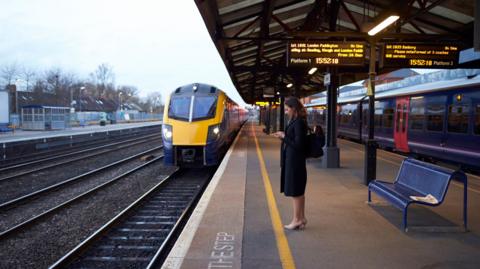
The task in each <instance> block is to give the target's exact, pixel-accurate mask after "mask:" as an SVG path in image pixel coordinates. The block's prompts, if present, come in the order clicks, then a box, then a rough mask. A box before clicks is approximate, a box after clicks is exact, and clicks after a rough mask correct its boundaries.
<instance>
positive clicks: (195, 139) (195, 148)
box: [162, 84, 225, 166]
mask: <svg viewBox="0 0 480 269" xmlns="http://www.w3.org/2000/svg"><path fill="white" fill-rule="evenodd" d="M224 102H225V95H224V94H223V92H221V91H220V90H218V89H217V88H215V87H213V86H210V85H205V84H189V85H186V86H183V87H180V88H178V89H176V90H175V91H174V92H173V93H172V94H171V95H170V98H169V100H168V102H167V104H166V105H165V110H164V116H163V126H162V138H163V146H164V155H165V157H164V162H165V164H166V165H178V166H212V165H216V164H217V163H218V158H219V154H220V153H219V150H220V148H221V147H223V145H224V142H225V141H224V135H223V134H222V129H221V127H222V126H221V122H222V116H223V109H222V107H223V104H224ZM219 104H220V105H219Z"/></svg>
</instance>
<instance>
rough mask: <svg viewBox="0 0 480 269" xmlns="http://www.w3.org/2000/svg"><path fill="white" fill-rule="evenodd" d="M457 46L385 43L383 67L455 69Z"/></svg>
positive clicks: (457, 53)
mask: <svg viewBox="0 0 480 269" xmlns="http://www.w3.org/2000/svg"><path fill="white" fill-rule="evenodd" d="M458 55H459V47H458V46H457V45H450V44H448V45H445V44H444V45H442V44H417V43H386V44H385V47H384V48H383V67H400V68H402V67H405V68H406V67H412V68H456V67H457V65H458Z"/></svg>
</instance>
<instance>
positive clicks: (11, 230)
mask: <svg viewBox="0 0 480 269" xmlns="http://www.w3.org/2000/svg"><path fill="white" fill-rule="evenodd" d="M161 159H163V155H161V156H158V157H155V158H154V159H152V160H150V161H148V162H146V163H143V164H141V165H139V166H137V167H135V168H133V169H130V170H128V171H126V172H124V173H122V174H121V175H118V176H116V177H114V178H112V179H110V180H109V181H107V182H104V183H102V184H100V185H98V186H96V187H94V188H92V189H90V190H88V191H86V192H84V193H82V194H79V195H77V196H75V197H73V198H71V199H70V200H67V201H65V202H63V203H61V204H59V205H57V206H55V207H53V208H51V209H49V210H47V211H45V212H43V213H41V214H39V215H36V216H34V217H32V218H30V219H28V220H26V221H24V222H22V223H20V224H17V225H15V226H14V227H11V228H9V229H7V230H5V231H3V232H0V240H2V239H5V238H6V237H8V236H11V235H13V234H14V233H16V232H20V231H23V230H24V229H25V228H27V227H28V226H30V225H33V224H34V223H35V222H36V221H38V220H40V219H41V218H43V217H46V216H48V215H50V214H52V213H54V212H56V211H58V210H60V209H62V208H64V207H66V206H68V205H70V204H72V203H74V202H76V201H79V200H80V199H82V198H85V197H87V196H88V195H90V194H93V193H94V192H96V191H98V190H101V189H103V188H105V187H107V186H109V185H111V184H112V183H114V182H116V181H118V180H120V179H123V178H125V177H127V176H128V175H130V174H132V173H134V172H136V171H138V170H140V169H142V168H143V167H145V166H148V165H150V164H152V163H154V162H157V161H159V160H161Z"/></svg>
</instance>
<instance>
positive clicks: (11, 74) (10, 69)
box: [0, 63, 18, 85]
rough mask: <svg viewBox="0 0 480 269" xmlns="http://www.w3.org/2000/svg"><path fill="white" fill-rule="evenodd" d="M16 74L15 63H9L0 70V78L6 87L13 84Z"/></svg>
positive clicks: (16, 66) (16, 67)
mask: <svg viewBox="0 0 480 269" xmlns="http://www.w3.org/2000/svg"><path fill="white" fill-rule="evenodd" d="M17 74H18V65H17V63H11V64H9V65H6V66H4V67H2V69H1V70H0V76H1V77H2V79H3V80H4V82H5V83H6V84H7V85H10V84H13V83H14V80H15V79H16V76H17Z"/></svg>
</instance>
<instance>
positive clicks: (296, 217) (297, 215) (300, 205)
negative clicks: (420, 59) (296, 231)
mask: <svg viewBox="0 0 480 269" xmlns="http://www.w3.org/2000/svg"><path fill="white" fill-rule="evenodd" d="M292 205H293V219H292V221H291V222H290V224H288V225H286V226H285V228H287V229H293V228H295V227H297V226H300V225H301V224H302V223H304V218H305V212H304V210H305V209H304V208H305V196H303V195H302V196H297V197H292Z"/></svg>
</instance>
